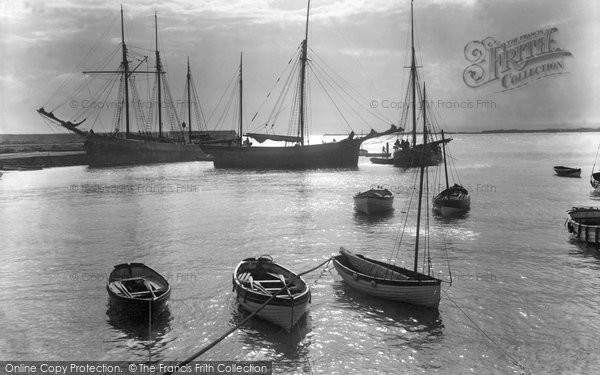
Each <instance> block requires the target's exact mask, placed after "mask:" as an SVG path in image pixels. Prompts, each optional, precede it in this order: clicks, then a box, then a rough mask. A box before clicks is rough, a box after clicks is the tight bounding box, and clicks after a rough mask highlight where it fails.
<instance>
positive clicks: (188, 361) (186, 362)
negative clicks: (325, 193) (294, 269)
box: [163, 257, 333, 375]
mask: <svg viewBox="0 0 600 375" xmlns="http://www.w3.org/2000/svg"><path fill="white" fill-rule="evenodd" d="M332 259H333V257H331V258H328V259H327V260H326V261H324V262H322V263H319V265H317V266H315V267H313V268H311V269H309V270H308V271H304V272H302V273H299V274H297V275H295V276H294V277H292V278H290V280H289V281H288V283H287V284H285V285H284V286H283V287H282V288H281V289H279V290H278V291H277V292H276V293H273V295H272V296H271V297H269V299H268V300H266V301H265V303H263V304H262V305H261V306H260V307H259V308H258V309H257V310H256V311H255V312H253V313H251V314H250V315H248V316H247V317H246V318H244V319H243V320H242V321H241V322H239V323H238V324H237V325H236V326H235V327H233V328H231V329H230V330H228V331H227V332H225V333H224V334H222V335H221V336H220V337H219V338H218V339H216V340H214V341H213V342H211V343H210V344H208V345H207V346H205V347H204V348H202V349H201V350H199V351H198V352H196V353H194V354H192V355H191V356H190V357H189V358H187V359H186V360H184V361H183V362H181V363H179V364H178V365H177V366H175V368H176V369H177V368H181V367H183V366H185V365H187V364H188V363H190V362H192V361H193V360H194V359H196V358H198V357H200V356H201V355H202V354H204V353H206V352H207V351H209V350H210V349H212V348H213V347H214V346H216V345H217V344H218V343H220V342H221V341H223V340H224V339H226V338H227V336H229V335H231V334H232V333H233V332H235V331H237V329H238V328H240V327H241V326H242V325H244V324H245V323H246V322H247V321H248V320H250V319H251V318H252V317H254V315H256V314H258V312H260V311H261V310H262V309H263V308H265V307H266V306H267V305H268V304H269V303H271V301H272V300H273V299H274V298H275V297H276V296H277V295H278V294H279V293H281V292H283V291H284V290H285V289H286V288H288V287H289V286H290V285H291V284H292V283H293V282H294V281H295V280H296V278H298V277H300V276H304V275H306V274H307V273H311V272H313V271H314V270H316V269H318V268H321V267H322V266H324V265H325V264H327V263H329V262H331V260H332ZM174 372H175V371H169V372H165V373H164V374H163V375H171V374H173V373H174Z"/></svg>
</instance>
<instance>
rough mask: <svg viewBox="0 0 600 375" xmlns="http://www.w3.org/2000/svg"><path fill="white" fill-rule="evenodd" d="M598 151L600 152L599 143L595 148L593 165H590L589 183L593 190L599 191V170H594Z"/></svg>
mask: <svg viewBox="0 0 600 375" xmlns="http://www.w3.org/2000/svg"><path fill="white" fill-rule="evenodd" d="M598 153H600V145H598V149H596V159H594V165H593V166H592V174H591V175H590V184H591V185H592V187H593V188H594V191H596V192H597V193H600V171H596V172H594V171H595V170H596V162H597V161H598Z"/></svg>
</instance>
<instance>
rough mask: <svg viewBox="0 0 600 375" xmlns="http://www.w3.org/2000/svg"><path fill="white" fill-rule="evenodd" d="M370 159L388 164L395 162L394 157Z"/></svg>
mask: <svg viewBox="0 0 600 375" xmlns="http://www.w3.org/2000/svg"><path fill="white" fill-rule="evenodd" d="M369 160H370V161H371V163H373V164H387V165H393V164H394V159H392V158H370V159H369Z"/></svg>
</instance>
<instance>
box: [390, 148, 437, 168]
mask: <svg viewBox="0 0 600 375" xmlns="http://www.w3.org/2000/svg"><path fill="white" fill-rule="evenodd" d="M421 146H422V145H421ZM441 161H442V152H441V150H440V148H439V146H437V145H435V144H434V145H432V146H429V145H427V146H426V149H425V152H423V150H422V147H417V148H407V149H399V150H396V151H395V152H394V167H399V168H417V167H420V166H421V165H423V166H433V165H438V164H439V163H440V162H441Z"/></svg>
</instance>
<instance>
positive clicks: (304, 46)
mask: <svg viewBox="0 0 600 375" xmlns="http://www.w3.org/2000/svg"><path fill="white" fill-rule="evenodd" d="M309 14H310V0H308V7H307V8H306V30H305V33H304V40H303V41H302V57H301V58H300V64H301V66H300V145H302V146H304V121H305V119H304V115H305V108H304V107H305V106H306V104H305V98H304V94H305V86H306V60H307V58H306V55H307V49H308V17H309Z"/></svg>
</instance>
